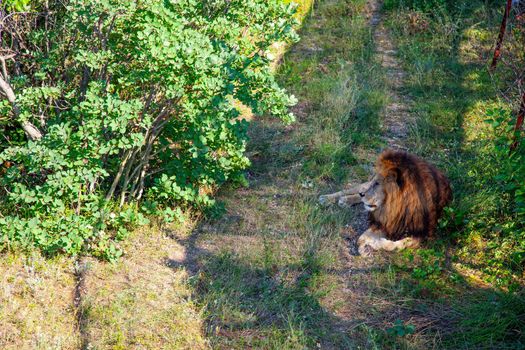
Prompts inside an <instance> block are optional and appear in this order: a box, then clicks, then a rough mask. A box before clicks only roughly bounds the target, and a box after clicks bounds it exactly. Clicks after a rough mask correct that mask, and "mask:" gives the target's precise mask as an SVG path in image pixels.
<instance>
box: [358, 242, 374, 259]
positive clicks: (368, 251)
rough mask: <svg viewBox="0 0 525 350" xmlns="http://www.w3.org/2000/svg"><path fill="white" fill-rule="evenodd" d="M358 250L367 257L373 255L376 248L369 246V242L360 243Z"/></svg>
mask: <svg viewBox="0 0 525 350" xmlns="http://www.w3.org/2000/svg"><path fill="white" fill-rule="evenodd" d="M357 251H358V252H359V255H361V256H363V257H365V258H369V257H371V256H372V254H373V253H374V249H373V248H372V247H371V246H369V245H368V244H363V245H360V246H359V248H358V249H357Z"/></svg>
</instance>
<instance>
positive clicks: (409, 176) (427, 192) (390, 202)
mask: <svg viewBox="0 0 525 350" xmlns="http://www.w3.org/2000/svg"><path fill="white" fill-rule="evenodd" d="M376 173H377V175H378V179H379V181H380V182H381V184H382V190H383V191H384V194H385V200H384V203H383V205H382V206H381V207H379V208H378V209H377V210H375V211H373V212H371V213H370V214H369V220H370V226H371V228H372V229H377V230H381V231H383V232H384V233H385V235H386V237H387V238H388V239H390V240H399V239H401V238H403V237H405V236H414V237H419V238H426V237H430V236H433V235H434V233H435V229H436V226H437V222H438V219H439V217H440V216H441V213H442V211H443V208H444V207H445V206H446V205H447V204H448V203H449V202H450V201H451V200H452V190H451V189H450V183H449V181H448V179H447V178H446V177H445V175H443V173H441V172H440V171H439V170H438V169H436V168H435V167H434V166H433V165H431V164H429V163H427V162H425V161H424V160H422V159H420V158H418V157H416V156H414V155H411V154H408V153H406V152H401V151H392V150H387V151H384V152H383V153H381V155H380V156H379V159H378V160H377V164H376Z"/></svg>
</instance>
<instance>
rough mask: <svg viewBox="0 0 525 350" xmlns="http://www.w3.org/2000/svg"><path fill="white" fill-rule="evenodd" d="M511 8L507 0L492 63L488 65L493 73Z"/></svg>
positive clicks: (509, 1) (510, 0)
mask: <svg viewBox="0 0 525 350" xmlns="http://www.w3.org/2000/svg"><path fill="white" fill-rule="evenodd" d="M511 6H512V0H507V4H506V6H505V12H504V13H503V19H502V20H501V26H500V28H499V35H498V41H497V42H496V48H495V49H494V56H492V63H491V64H490V71H491V72H493V71H494V69H496V65H497V64H498V60H499V57H500V56H501V45H502V44H503V37H504V36H505V31H506V30H507V19H508V18H509V13H510V9H511Z"/></svg>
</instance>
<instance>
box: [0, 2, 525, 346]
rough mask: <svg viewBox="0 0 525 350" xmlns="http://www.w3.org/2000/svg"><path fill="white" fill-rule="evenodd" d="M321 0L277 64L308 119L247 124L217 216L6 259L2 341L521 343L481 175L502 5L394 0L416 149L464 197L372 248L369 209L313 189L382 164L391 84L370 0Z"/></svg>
mask: <svg viewBox="0 0 525 350" xmlns="http://www.w3.org/2000/svg"><path fill="white" fill-rule="evenodd" d="M313 3H314V1H313V0H304V1H301V2H300V8H299V14H298V18H299V19H301V20H302V19H304V22H303V25H302V29H301V33H300V34H301V37H302V40H301V42H300V43H298V44H297V45H295V46H293V47H292V48H290V49H289V51H288V52H287V53H286V54H285V55H284V56H283V57H282V59H281V61H280V62H279V64H278V65H277V68H276V69H277V74H278V77H279V80H280V81H281V83H282V84H283V85H284V86H285V87H287V89H289V91H291V92H292V93H293V94H295V95H296V96H297V98H298V100H299V103H298V105H297V106H296V107H295V109H294V112H295V114H296V116H297V119H298V121H297V123H296V124H294V125H292V126H289V127H285V126H283V125H281V124H280V123H279V122H277V121H273V120H271V119H262V120H255V121H253V123H252V126H251V130H250V135H251V142H250V145H249V156H250V159H251V160H252V162H253V164H252V167H251V168H250V170H249V171H248V172H247V173H246V178H247V179H248V182H249V185H246V186H240V185H230V186H229V187H228V188H224V189H223V190H222V191H221V192H220V193H219V201H220V202H221V203H222V204H223V206H224V209H223V211H222V212H221V211H220V210H217V211H216V212H215V216H214V217H213V218H208V219H206V220H197V218H195V219H188V220H187V221H186V222H185V223H184V224H181V225H179V226H173V227H170V228H166V227H162V228H161V227H149V228H144V229H143V230H142V231H138V232H136V233H135V234H134V235H133V236H132V237H131V239H130V240H129V242H127V246H126V248H125V249H126V254H125V256H124V257H123V258H122V259H120V260H119V262H118V263H116V264H107V263H102V262H99V261H94V260H89V259H87V260H82V261H81V262H77V261H75V260H74V259H66V258H60V259H56V260H49V259H44V258H42V257H40V256H38V255H32V254H29V255H16V256H15V255H8V256H4V257H2V258H1V260H0V268H1V273H0V278H1V281H2V284H1V287H2V288H0V348H13V349H14V348H17V349H35V348H36V349H38V348H40V349H78V348H92V349H159V348H164V349H200V348H214V349H247V348H258V349H305V348H308V349H316V348H322V349H430V348H436V349H523V348H525V340H524V332H525V330H524V328H525V327H524V324H525V319H524V317H525V316H524V315H525V305H524V304H525V303H524V302H523V300H525V299H524V296H523V285H524V282H523V280H524V279H523V277H524V276H523V275H520V274H519V271H520V270H519V268H517V267H516V266H509V265H505V264H502V263H501V261H503V260H502V258H501V257H499V256H498V254H500V255H505V253H506V251H505V244H500V243H502V242H503V241H501V237H500V235H498V231H492V229H493V228H494V225H490V220H492V222H493V223H494V222H496V223H502V222H505V220H507V219H508V216H506V215H507V214H505V211H504V210H501V208H505V206H506V205H508V203H506V201H507V200H508V198H499V197H498V194H500V193H502V192H501V188H499V187H498V185H497V184H496V183H493V182H491V181H490V180H488V179H492V178H493V175H494V173H495V169H494V167H493V166H491V165H492V164H497V163H495V160H494V159H493V158H491V156H490V148H489V143H488V141H490V133H489V130H488V129H487V128H486V127H485V126H484V124H483V123H482V120H483V119H485V111H486V110H487V109H488V108H489V107H490V106H495V105H499V106H501V105H503V104H504V102H503V101H501V100H499V99H497V97H496V96H497V88H498V86H499V85H500V84H504V81H503V79H502V81H496V82H494V81H493V80H491V79H490V77H489V76H488V74H487V72H486V67H485V63H486V57H487V54H488V50H489V48H490V45H491V44H492V43H493V39H494V38H493V36H494V35H493V33H495V32H496V31H495V29H494V28H495V26H497V23H495V22H496V20H497V19H498V18H499V15H496V12H495V10H494V9H492V8H490V7H487V6H488V5H487V3H486V2H484V1H466V0H465V1H457V2H455V4H456V6H455V8H456V10H455V11H454V12H450V13H449V12H443V13H437V14H436V15H434V16H430V15H427V14H425V13H423V12H420V11H419V12H418V11H414V10H413V9H408V8H407V7H405V6H404V5H403V4H405V5H406V4H407V3H409V2H402V1H397V0H387V1H386V2H385V6H384V9H383V16H384V17H383V18H384V19H385V20H386V25H387V27H388V28H389V29H390V30H391V33H392V38H393V39H394V42H395V44H396V46H397V47H398V49H399V50H398V56H399V60H400V62H401V64H402V68H403V69H404V70H405V71H406V78H405V85H404V86H402V87H401V88H400V89H401V90H402V91H400V93H399V95H400V96H410V98H411V100H412V101H413V103H411V104H410V106H411V108H412V110H411V111H410V113H412V114H413V116H414V118H413V119H415V120H416V122H415V124H414V125H411V126H410V133H409V137H408V139H407V140H406V143H407V146H408V147H409V148H410V150H411V151H413V152H415V153H417V154H420V155H422V156H424V157H425V158H428V159H430V160H432V161H433V162H435V163H436V164H438V166H439V167H440V168H442V169H444V170H445V171H446V172H447V174H448V175H449V176H450V178H451V180H452V183H453V187H454V193H455V200H454V203H453V204H452V206H451V208H452V209H451V210H450V212H449V214H448V216H447V217H446V218H445V220H444V224H443V227H442V228H441V232H442V233H444V234H447V235H446V236H445V235H444V236H445V237H447V238H443V239H440V240H438V241H436V242H434V243H432V244H429V245H427V246H426V247H424V249H420V250H417V251H406V252H403V253H401V254H396V255H389V254H378V255H376V256H375V257H374V258H373V259H372V260H369V259H363V258H361V257H359V256H355V255H354V248H355V238H356V234H357V233H358V232H359V230H361V229H362V227H355V225H354V226H353V225H352V223H355V222H362V221H363V218H362V216H361V214H360V211H359V209H354V210H341V209H338V208H328V209H326V208H321V207H319V206H318V205H317V202H316V199H317V196H318V195H319V194H321V193H327V192H330V191H333V190H337V189H339V188H341V187H343V186H344V185H345V184H346V183H348V182H361V181H363V180H364V179H366V178H367V177H368V176H369V174H370V173H371V166H372V164H373V161H374V158H375V156H376V155H377V153H378V152H379V151H380V150H381V149H382V148H383V147H384V146H385V140H384V138H383V137H382V135H383V134H384V128H383V127H382V124H383V122H382V119H383V118H384V115H383V114H384V111H385V107H386V106H387V105H388V104H389V103H390V102H391V101H389V97H388V96H389V93H388V92H389V89H392V84H391V83H390V82H389V81H388V79H386V78H385V77H386V74H385V70H384V69H383V68H382V67H381V64H380V62H379V60H378V58H377V55H376V53H375V49H376V46H375V43H374V42H373V33H372V30H373V29H372V28H371V27H370V25H369V23H368V12H369V11H368V10H367V6H366V1H365V0H323V1H316V2H315V4H314V8H313V10H312V11H309V10H308V9H309V8H310V6H311V5H312V4H313ZM489 219H490V220H489ZM480 223H484V224H480ZM491 232H492V234H491ZM503 243H504V242H503ZM521 271H523V270H521ZM520 293H521V294H520ZM75 297H80V299H79V300H80V304H79V305H77V306H78V307H77V308H75Z"/></svg>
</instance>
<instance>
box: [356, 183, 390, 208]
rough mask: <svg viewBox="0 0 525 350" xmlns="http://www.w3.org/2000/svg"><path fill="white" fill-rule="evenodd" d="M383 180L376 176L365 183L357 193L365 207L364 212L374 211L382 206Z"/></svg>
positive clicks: (383, 199) (383, 194)
mask: <svg viewBox="0 0 525 350" xmlns="http://www.w3.org/2000/svg"><path fill="white" fill-rule="evenodd" d="M383 180H384V179H383V178H382V177H381V176H380V175H377V174H376V175H375V176H374V177H373V178H372V180H370V181H369V182H367V183H366V184H365V185H364V186H363V188H362V190H360V191H359V195H360V196H361V201H362V202H363V204H364V205H365V209H366V211H370V212H372V211H375V210H377V209H378V208H380V207H381V206H382V205H383V203H384V201H385V191H384V189H383Z"/></svg>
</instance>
